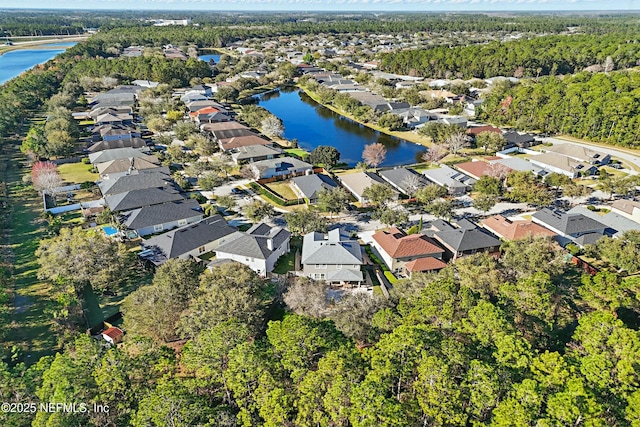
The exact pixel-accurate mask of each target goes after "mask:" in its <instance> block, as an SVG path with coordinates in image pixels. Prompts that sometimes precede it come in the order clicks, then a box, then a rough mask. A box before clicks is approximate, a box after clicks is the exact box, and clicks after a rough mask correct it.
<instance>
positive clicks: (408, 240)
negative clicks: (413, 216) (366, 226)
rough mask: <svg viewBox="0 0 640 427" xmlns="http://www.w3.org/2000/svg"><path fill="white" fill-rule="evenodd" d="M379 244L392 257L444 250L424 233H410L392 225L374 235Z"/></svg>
mask: <svg viewBox="0 0 640 427" xmlns="http://www.w3.org/2000/svg"><path fill="white" fill-rule="evenodd" d="M372 237H373V240H375V241H376V242H377V243H378V245H380V247H381V248H382V250H384V251H385V252H386V253H387V254H389V256H390V257H392V258H406V257H412V256H421V255H433V254H442V253H443V252H444V250H443V249H442V248H441V247H440V246H438V245H437V244H436V243H435V242H434V241H433V240H431V239H430V238H429V237H427V236H425V235H424V234H409V235H407V234H406V233H405V232H404V231H401V230H399V229H397V228H396V227H391V228H390V229H389V231H378V232H377V233H375V234H374V235H373V236H372Z"/></svg>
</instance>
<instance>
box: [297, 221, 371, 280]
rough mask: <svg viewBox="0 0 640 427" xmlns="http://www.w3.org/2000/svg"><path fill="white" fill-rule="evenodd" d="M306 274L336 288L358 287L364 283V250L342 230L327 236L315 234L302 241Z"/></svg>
mask: <svg viewBox="0 0 640 427" xmlns="http://www.w3.org/2000/svg"><path fill="white" fill-rule="evenodd" d="M301 263H302V273H303V275H304V276H306V277H309V278H311V279H315V280H326V281H327V282H329V283H332V284H347V283H348V284H357V285H360V284H361V283H362V281H363V276H362V271H361V270H360V269H361V267H362V264H363V262H362V250H361V249H360V244H359V243H358V241H357V240H353V239H350V238H349V237H348V236H347V235H346V234H344V233H342V231H341V230H340V229H339V228H335V229H333V230H330V231H329V232H328V233H327V234H323V233H317V232H312V233H308V234H305V235H304V237H303V239H302V256H301Z"/></svg>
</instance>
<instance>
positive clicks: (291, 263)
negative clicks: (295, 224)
mask: <svg viewBox="0 0 640 427" xmlns="http://www.w3.org/2000/svg"><path fill="white" fill-rule="evenodd" d="M290 247H291V250H290V251H289V253H288V254H285V255H283V256H281V257H280V259H278V263H277V264H276V266H275V268H274V269H273V272H274V273H276V274H286V273H288V272H289V271H295V269H296V265H295V263H296V252H298V251H299V250H300V249H301V248H302V239H301V238H300V237H292V238H291V243H290Z"/></svg>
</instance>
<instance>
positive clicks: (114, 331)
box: [102, 326, 124, 341]
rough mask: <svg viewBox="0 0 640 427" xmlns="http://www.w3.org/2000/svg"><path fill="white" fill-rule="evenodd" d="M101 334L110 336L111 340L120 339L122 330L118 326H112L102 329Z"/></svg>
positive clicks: (122, 333)
mask: <svg viewBox="0 0 640 427" xmlns="http://www.w3.org/2000/svg"><path fill="white" fill-rule="evenodd" d="M102 335H103V336H104V335H106V336H108V337H109V338H111V339H112V340H113V341H120V340H121V339H122V337H123V336H124V332H123V331H122V329H120V328H116V327H115V326H112V327H110V328H108V329H106V330H104V331H102Z"/></svg>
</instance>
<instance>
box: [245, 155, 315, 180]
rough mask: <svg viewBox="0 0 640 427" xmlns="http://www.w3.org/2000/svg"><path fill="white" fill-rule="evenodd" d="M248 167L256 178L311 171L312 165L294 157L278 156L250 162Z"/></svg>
mask: <svg viewBox="0 0 640 427" xmlns="http://www.w3.org/2000/svg"><path fill="white" fill-rule="evenodd" d="M250 167H251V170H252V171H253V174H254V176H255V177H256V179H261V178H273V177H275V176H285V175H294V174H301V173H306V172H307V171H313V165H311V164H309V163H307V162H303V161H302V160H298V159H296V158H294V157H278V158H276V159H267V160H260V161H259V162H254V163H251V164H250Z"/></svg>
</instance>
